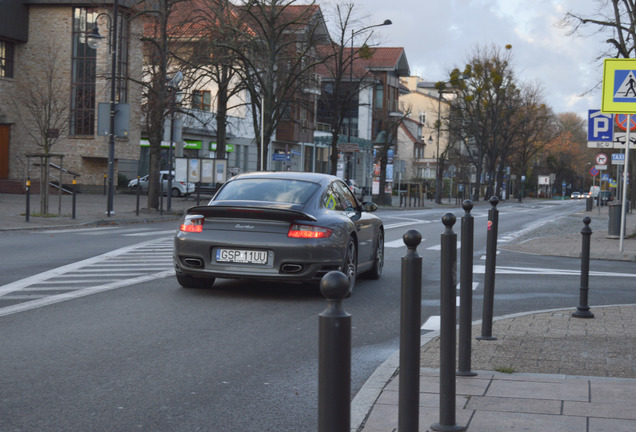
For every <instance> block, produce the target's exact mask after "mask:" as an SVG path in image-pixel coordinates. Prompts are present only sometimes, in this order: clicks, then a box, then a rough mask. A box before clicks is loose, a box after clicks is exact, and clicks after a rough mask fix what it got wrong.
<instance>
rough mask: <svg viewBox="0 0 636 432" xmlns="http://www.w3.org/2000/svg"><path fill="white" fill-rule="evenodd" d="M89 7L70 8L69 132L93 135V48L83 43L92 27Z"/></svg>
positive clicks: (92, 22) (94, 57)
mask: <svg viewBox="0 0 636 432" xmlns="http://www.w3.org/2000/svg"><path fill="white" fill-rule="evenodd" d="M96 16H97V13H96V12H95V10H94V9H92V8H73V34H72V37H73V54H72V59H71V61H72V66H71V125H70V133H71V135H94V134H95V66H96V50H94V49H92V48H91V47H89V46H88V44H87V43H86V36H87V35H88V32H90V31H91V30H92V29H93V26H95V17H96Z"/></svg>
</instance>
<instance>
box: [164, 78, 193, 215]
mask: <svg viewBox="0 0 636 432" xmlns="http://www.w3.org/2000/svg"><path fill="white" fill-rule="evenodd" d="M176 91H177V90H176V89H172V93H173V94H172V104H171V107H170V111H171V114H170V146H169V147H168V195H167V200H168V202H167V204H166V210H167V211H170V210H172V143H173V142H174V110H175V99H176V97H177V95H176ZM187 191H188V185H187V183H186V192H187Z"/></svg>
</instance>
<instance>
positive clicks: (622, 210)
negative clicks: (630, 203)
mask: <svg viewBox="0 0 636 432" xmlns="http://www.w3.org/2000/svg"><path fill="white" fill-rule="evenodd" d="M631 116H632V115H631V114H627V124H630V122H631ZM630 129H631V128H627V131H626V132H627V141H626V142H627V145H626V146H625V170H623V198H622V200H623V202H622V205H621V217H620V219H619V220H620V221H621V231H620V241H619V245H618V250H619V251H621V252H623V239H624V238H625V224H624V223H623V222H624V221H623V218H624V217H625V216H626V213H625V210H626V207H625V206H626V205H627V173H628V172H629V144H630V143H629V139H630V137H629V132H630Z"/></svg>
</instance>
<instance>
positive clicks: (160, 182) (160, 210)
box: [159, 175, 163, 216]
mask: <svg viewBox="0 0 636 432" xmlns="http://www.w3.org/2000/svg"><path fill="white" fill-rule="evenodd" d="M159 214H160V215H161V216H163V180H162V179H161V175H160V176H159Z"/></svg>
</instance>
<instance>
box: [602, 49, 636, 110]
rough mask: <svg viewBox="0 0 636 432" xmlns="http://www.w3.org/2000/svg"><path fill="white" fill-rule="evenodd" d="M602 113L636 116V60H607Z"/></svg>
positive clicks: (604, 63) (604, 72) (605, 62)
mask: <svg viewBox="0 0 636 432" xmlns="http://www.w3.org/2000/svg"><path fill="white" fill-rule="evenodd" d="M601 112H603V113H614V114H636V59H632V58H621V59H605V61H604V62H603V98H602V100H601Z"/></svg>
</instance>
